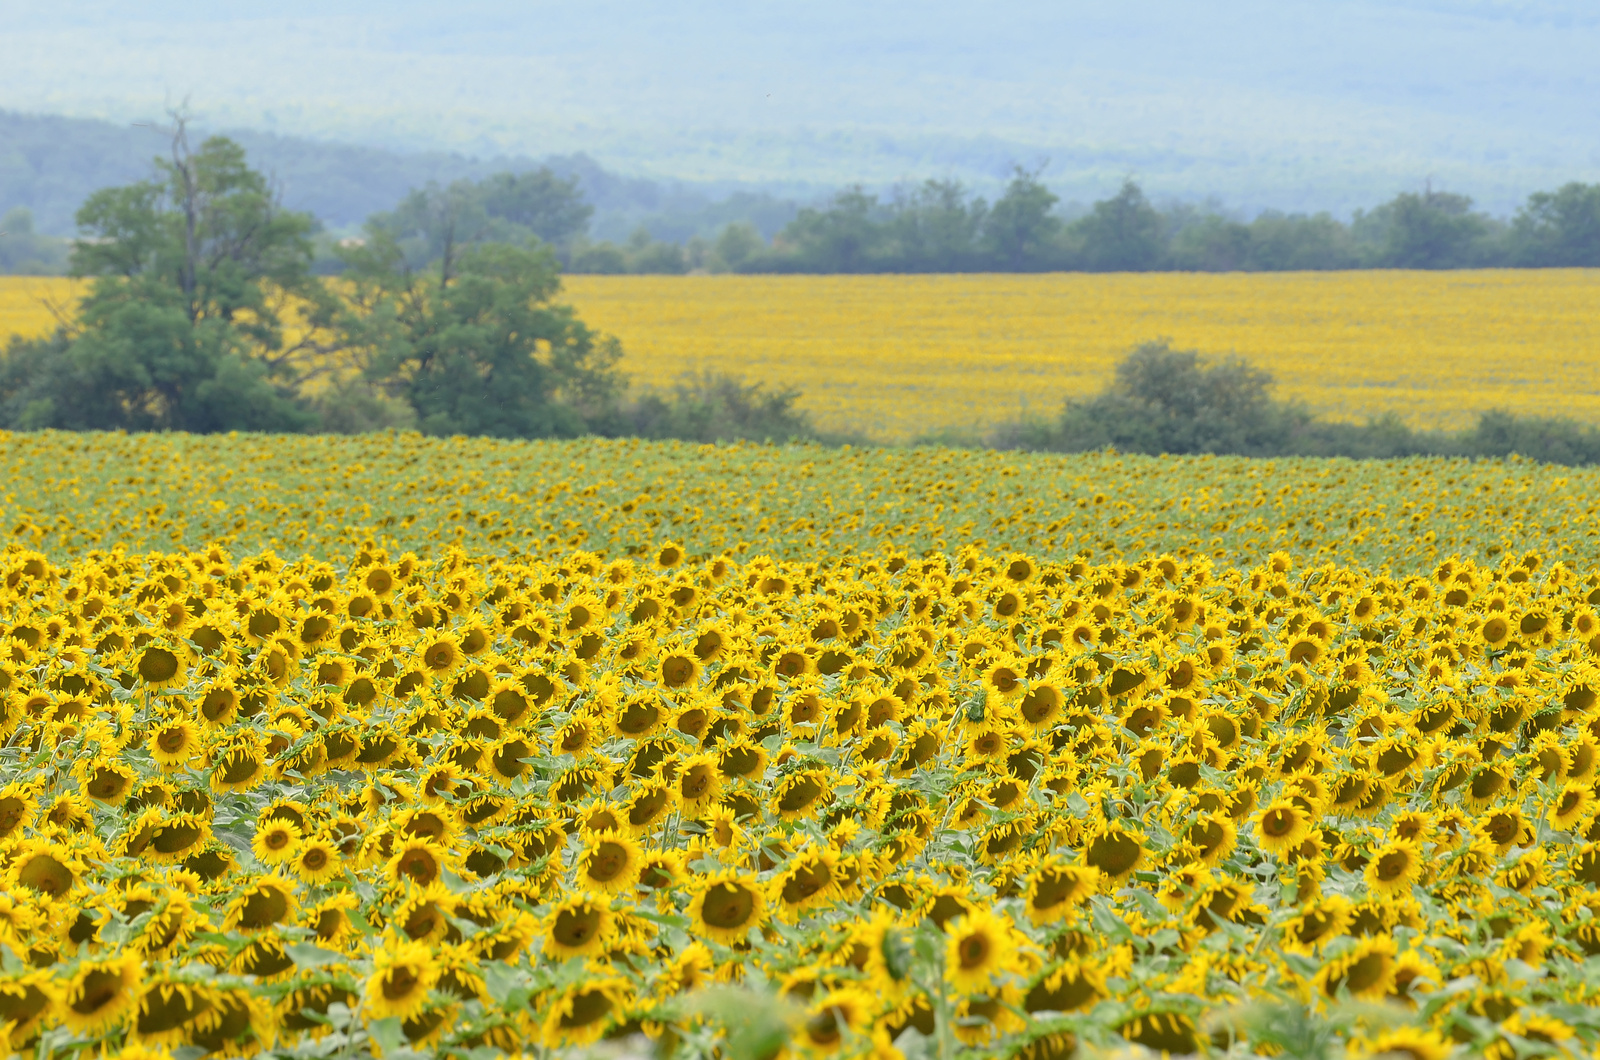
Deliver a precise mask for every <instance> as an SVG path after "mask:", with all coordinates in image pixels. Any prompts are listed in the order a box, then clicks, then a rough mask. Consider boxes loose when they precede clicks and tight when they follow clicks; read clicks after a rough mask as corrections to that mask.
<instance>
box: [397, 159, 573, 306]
mask: <svg viewBox="0 0 1600 1060" xmlns="http://www.w3.org/2000/svg"><path fill="white" fill-rule="evenodd" d="M593 213H594V207H592V206H590V205H589V204H588V203H587V202H585V201H584V199H583V193H582V192H580V191H579V190H578V182H577V180H576V179H575V178H566V179H562V178H560V177H557V176H556V175H555V174H554V173H553V172H552V171H551V170H550V169H549V168H548V167H546V168H541V169H538V170H536V171H534V172H531V173H521V174H516V173H497V174H495V175H493V176H491V177H488V178H486V179H484V180H482V181H478V182H476V183H475V182H473V181H470V180H458V181H455V182H454V183H452V184H449V185H447V186H440V185H439V184H437V183H433V182H430V183H429V184H428V185H427V186H426V187H423V188H418V189H413V190H412V191H411V193H410V194H408V195H407V196H406V197H405V198H404V199H403V200H401V202H400V205H399V206H397V207H396V208H395V209H394V210H392V211H390V212H388V213H380V214H375V215H373V217H372V218H371V219H370V220H369V221H368V222H367V228H368V230H369V232H373V233H381V234H382V235H385V236H388V237H389V238H391V239H393V240H394V242H395V244H396V245H397V246H399V247H400V248H401V249H402V250H403V251H404V254H405V260H406V263H407V264H408V265H409V266H411V267H412V268H421V267H423V266H426V265H431V264H434V263H439V265H440V269H441V273H442V275H443V276H444V278H445V281H446V282H448V281H449V278H450V274H451V270H452V268H453V267H454V263H455V259H456V257H457V256H458V255H460V254H461V253H462V252H463V250H464V249H465V248H467V247H469V246H472V245H474V244H477V243H491V242H492V243H517V244H520V243H525V242H527V241H528V240H530V239H537V240H541V241H543V242H545V243H549V244H551V245H553V246H557V247H566V246H568V245H569V244H571V243H572V242H573V240H575V239H577V238H578V237H579V236H581V235H582V234H583V232H584V230H585V229H586V228H587V227H588V224H589V218H590V217H591V216H592V215H593Z"/></svg>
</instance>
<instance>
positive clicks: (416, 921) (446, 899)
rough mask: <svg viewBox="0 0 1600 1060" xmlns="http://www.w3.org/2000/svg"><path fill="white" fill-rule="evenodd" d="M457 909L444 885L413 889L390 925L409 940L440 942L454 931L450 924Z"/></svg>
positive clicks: (397, 910)
mask: <svg viewBox="0 0 1600 1060" xmlns="http://www.w3.org/2000/svg"><path fill="white" fill-rule="evenodd" d="M455 908H456V902H455V898H454V896H453V895H452V894H451V893H450V890H449V889H448V888H447V887H445V886H444V885H443V884H441V883H431V884H429V885H428V886H426V887H414V888H412V889H411V890H410V892H409V893H408V894H407V895H406V898H405V900H404V901H403V902H400V903H399V904H398V905H396V906H395V907H394V914H393V916H392V917H391V919H390V924H391V926H392V927H394V928H398V929H399V930H400V931H401V932H403V933H404V934H405V936H406V937H407V938H409V939H414V940H416V941H418V942H438V941H439V940H441V939H443V938H445V937H446V936H447V935H449V934H450V933H451V932H452V931H454V930H455V929H454V928H453V927H452V925H451V923H450V917H451V916H452V915H454V912H455Z"/></svg>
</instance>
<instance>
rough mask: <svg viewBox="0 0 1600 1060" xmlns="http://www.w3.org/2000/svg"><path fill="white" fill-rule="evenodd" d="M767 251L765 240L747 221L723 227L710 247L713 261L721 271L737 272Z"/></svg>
mask: <svg viewBox="0 0 1600 1060" xmlns="http://www.w3.org/2000/svg"><path fill="white" fill-rule="evenodd" d="M766 249H767V242H766V240H764V239H762V238H761V233H760V232H758V231H757V230H756V226H755V225H753V224H751V223H750V222H748V221H735V222H733V223H732V224H729V225H724V226H723V228H722V231H720V232H718V233H717V239H716V242H715V243H713V244H712V246H711V252H712V256H713V260H714V261H715V263H716V265H717V266H719V267H720V268H722V269H726V270H729V271H731V272H738V271H740V270H741V269H743V268H744V266H745V265H746V264H747V263H749V262H750V261H752V260H753V259H755V258H756V256H757V255H759V254H761V253H763V252H764V251H765V250H766Z"/></svg>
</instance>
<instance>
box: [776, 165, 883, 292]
mask: <svg viewBox="0 0 1600 1060" xmlns="http://www.w3.org/2000/svg"><path fill="white" fill-rule="evenodd" d="M881 213H882V210H881V208H880V207H879V205H878V197H877V196H876V195H869V194H867V193H866V192H865V191H863V190H862V189H861V187H860V186H859V185H858V186H856V187H851V188H847V189H845V190H844V191H842V192H840V193H839V194H837V195H835V196H834V197H833V201H832V202H830V203H829V204H828V206H827V208H826V209H822V210H818V209H816V208H812V207H808V208H807V209H804V210H801V211H800V213H799V216H797V217H796V218H795V219H794V220H793V221H790V222H789V224H788V225H786V226H785V227H784V229H783V232H782V233H780V238H781V240H782V242H783V243H784V244H785V245H787V246H788V247H789V248H791V259H792V261H793V264H794V265H795V266H796V267H798V269H799V271H801V272H871V271H873V267H874V265H875V264H876V261H877V259H878V258H879V256H880V254H881V251H882V247H883V242H884V229H883V226H882V224H880V216H879V215H880V214H881Z"/></svg>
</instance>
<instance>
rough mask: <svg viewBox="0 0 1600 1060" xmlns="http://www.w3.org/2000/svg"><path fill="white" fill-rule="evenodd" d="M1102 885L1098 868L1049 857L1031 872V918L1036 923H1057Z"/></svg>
mask: <svg viewBox="0 0 1600 1060" xmlns="http://www.w3.org/2000/svg"><path fill="white" fill-rule="evenodd" d="M1099 889H1100V872H1099V870H1098V869H1094V868H1091V867H1089V866H1086V865H1069V864H1067V863H1066V862H1064V861H1061V860H1060V859H1058V858H1048V859H1046V860H1045V861H1044V862H1043V863H1042V864H1040V865H1039V867H1038V868H1036V869H1034V870H1033V872H1031V873H1029V875H1028V887H1027V910H1028V918H1029V919H1030V920H1032V921H1033V922H1034V923H1035V924H1049V923H1053V922H1055V921H1057V920H1060V919H1061V918H1062V917H1064V916H1066V915H1067V913H1068V912H1070V911H1071V910H1072V909H1074V908H1076V907H1077V906H1079V905H1081V904H1082V903H1083V902H1085V901H1087V900H1088V899H1089V898H1090V897H1091V896H1092V895H1093V894H1094V893H1095V892H1096V891H1098V890H1099Z"/></svg>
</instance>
